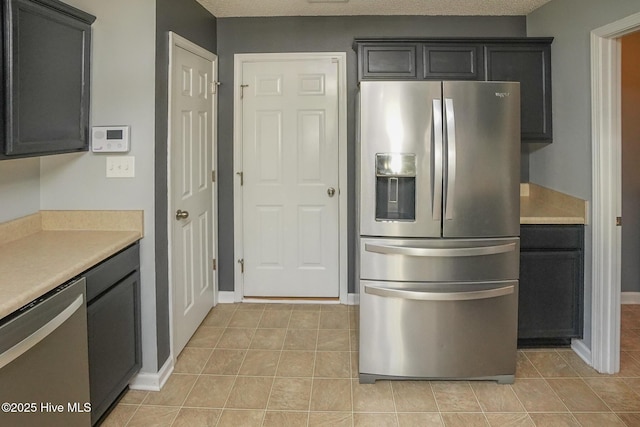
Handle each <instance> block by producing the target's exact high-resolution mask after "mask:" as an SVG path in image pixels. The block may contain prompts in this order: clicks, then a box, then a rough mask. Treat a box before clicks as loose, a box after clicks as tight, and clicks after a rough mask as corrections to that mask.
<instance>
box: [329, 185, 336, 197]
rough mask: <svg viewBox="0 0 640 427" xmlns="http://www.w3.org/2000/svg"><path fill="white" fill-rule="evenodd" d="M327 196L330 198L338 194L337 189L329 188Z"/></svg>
mask: <svg viewBox="0 0 640 427" xmlns="http://www.w3.org/2000/svg"><path fill="white" fill-rule="evenodd" d="M327 194H328V195H329V197H333V195H334V194H336V189H335V188H333V187H329V188H328V189H327Z"/></svg>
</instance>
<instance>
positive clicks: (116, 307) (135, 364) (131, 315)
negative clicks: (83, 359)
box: [87, 271, 141, 424]
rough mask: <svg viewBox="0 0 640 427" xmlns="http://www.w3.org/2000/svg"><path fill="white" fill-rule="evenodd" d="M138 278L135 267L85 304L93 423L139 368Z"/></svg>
mask: <svg viewBox="0 0 640 427" xmlns="http://www.w3.org/2000/svg"><path fill="white" fill-rule="evenodd" d="M139 280H140V275H139V273H138V272H137V271H136V272H135V273H133V274H132V275H130V276H129V277H127V278H126V279H124V280H122V281H121V282H120V283H118V284H117V285H115V286H114V287H112V288H111V289H109V290H108V291H107V292H106V293H105V294H103V295H102V296H100V297H99V298H97V299H95V300H93V301H92V302H91V303H90V304H89V306H88V307H87V329H88V331H89V383H90V389H91V421H92V424H93V423H95V422H96V421H97V420H98V419H99V418H100V416H102V414H103V413H104V412H105V411H106V410H107V409H108V408H109V406H110V405H111V403H112V402H114V401H115V399H116V398H117V397H118V395H119V394H120V393H121V392H122V391H123V390H124V389H125V387H126V386H127V384H128V383H129V380H130V379H131V377H132V376H133V375H134V374H135V373H136V372H137V371H138V370H139V369H140V365H141V357H140V319H139V316H140V313H139V309H138V307H139V298H140V296H139V295H140V294H139V292H140V291H139V287H140V284H139Z"/></svg>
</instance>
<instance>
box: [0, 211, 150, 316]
mask: <svg viewBox="0 0 640 427" xmlns="http://www.w3.org/2000/svg"><path fill="white" fill-rule="evenodd" d="M142 214H143V213H142V211H41V212H38V213H36V214H33V215H29V216H26V217H24V218H20V219H17V220H14V221H9V222H6V223H3V224H0V319H1V318H3V317H4V316H6V315H8V314H11V313H12V312H14V311H15V310H17V309H19V308H20V307H22V306H23V305H25V304H27V303H29V302H31V301H32V300H34V299H36V298H38V297H39V296H41V295H43V294H45V293H47V292H48V291H50V290H51V289H53V288H55V287H56V286H58V285H61V284H63V283H65V282H67V281H68V280H70V279H72V278H74V277H76V276H78V275H79V274H80V273H82V272H84V271H86V270H88V269H89V268H91V267H92V266H94V265H96V264H98V263H100V262H101V261H103V260H105V259H106V258H108V257H110V256H111V255H113V254H115V253H117V252H118V251H120V250H122V249H124V248H126V247H127V246H129V245H131V244H132V243H135V242H136V241H138V240H140V239H141V238H142V236H143V230H144V226H143V216H142Z"/></svg>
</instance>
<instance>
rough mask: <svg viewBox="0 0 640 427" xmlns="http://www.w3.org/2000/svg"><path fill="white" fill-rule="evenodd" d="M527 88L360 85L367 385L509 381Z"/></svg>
mask: <svg viewBox="0 0 640 427" xmlns="http://www.w3.org/2000/svg"><path fill="white" fill-rule="evenodd" d="M519 89H520V88H519V84H518V83H511V82H504V83H503V82H454V81H445V82H430V81H422V82H409V81H380V82H372V81H364V82H361V84H360V94H359V95H360V96H359V125H358V127H359V136H358V141H359V160H358V165H359V172H358V174H357V176H358V190H359V205H358V217H359V220H358V227H359V235H360V239H359V248H358V253H359V272H360V283H359V293H360V316H359V351H360V356H359V357H360V359H359V370H360V382H362V383H372V382H374V381H375V380H376V379H394V378H399V379H408V378H416V379H494V380H496V381H498V382H500V383H512V382H513V379H514V374H515V367H516V340H517V303H518V273H519V252H520V247H519V237H518V236H519V234H520V221H519V216H520V197H519V195H520V188H519V185H520V90H519Z"/></svg>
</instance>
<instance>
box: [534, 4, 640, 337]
mask: <svg viewBox="0 0 640 427" xmlns="http://www.w3.org/2000/svg"><path fill="white" fill-rule="evenodd" d="M639 10H640V2H639V1H638V0H616V1H602V0H552V1H551V2H549V3H547V4H546V5H544V6H542V7H541V8H539V9H537V10H535V11H534V12H532V13H531V14H529V15H528V16H527V35H528V36H532V37H534V36H553V37H555V39H554V42H553V45H552V48H551V70H552V71H551V72H552V79H553V88H552V90H553V131H554V135H553V143H552V144H550V145H548V146H545V147H543V148H540V149H538V150H536V151H533V152H532V153H531V154H530V155H529V174H530V179H531V181H532V182H535V183H536V184H540V185H543V186H545V187H549V188H553V189H555V190H558V191H562V192H564V193H567V194H570V195H572V196H576V197H579V198H581V199H585V200H588V201H591V190H592V189H591V71H590V70H591V68H590V67H591V65H590V32H591V31H592V30H594V29H596V28H599V27H601V26H603V25H606V24H609V23H611V22H615V21H617V20H619V19H622V18H624V17H626V16H629V15H631V14H633V13H637V12H638V11H639ZM591 234H592V229H591V227H590V226H587V227H586V229H585V246H586V251H585V275H584V277H585V298H584V301H585V328H584V335H585V337H584V342H585V344H586V345H587V346H588V347H591V329H592V328H591V265H592V262H591Z"/></svg>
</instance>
